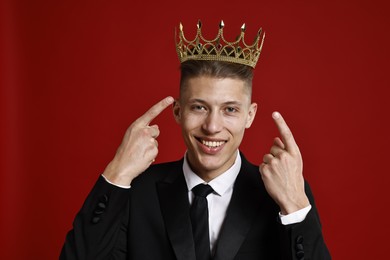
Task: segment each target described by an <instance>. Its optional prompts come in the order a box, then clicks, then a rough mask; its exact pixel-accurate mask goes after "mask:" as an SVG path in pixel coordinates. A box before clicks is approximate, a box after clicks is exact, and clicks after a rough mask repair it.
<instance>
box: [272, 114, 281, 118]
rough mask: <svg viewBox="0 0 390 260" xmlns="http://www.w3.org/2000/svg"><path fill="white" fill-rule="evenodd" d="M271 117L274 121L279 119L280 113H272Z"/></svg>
mask: <svg viewBox="0 0 390 260" xmlns="http://www.w3.org/2000/svg"><path fill="white" fill-rule="evenodd" d="M272 117H273V118H274V119H279V117H280V113H279V112H273V113H272Z"/></svg>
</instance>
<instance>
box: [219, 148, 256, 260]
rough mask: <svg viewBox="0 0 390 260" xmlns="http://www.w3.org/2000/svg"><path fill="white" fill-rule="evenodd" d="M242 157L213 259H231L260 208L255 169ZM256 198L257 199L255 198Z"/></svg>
mask: <svg viewBox="0 0 390 260" xmlns="http://www.w3.org/2000/svg"><path fill="white" fill-rule="evenodd" d="M241 157H242V166H241V170H240V173H239V175H238V176H237V180H236V182H235V184H234V190H233V194H232V198H231V201H230V204H229V208H228V210H227V213H226V218H225V221H224V224H223V226H222V229H221V232H220V235H219V239H218V242H217V247H216V251H215V255H214V258H213V259H214V260H232V259H234V257H235V255H236V254H237V252H238V250H239V249H240V247H241V245H242V243H243V242H244V240H245V238H246V235H247V233H248V232H249V230H250V227H251V225H252V222H253V221H254V219H255V218H256V215H257V213H258V211H259V208H260V200H261V190H262V189H261V186H260V185H259V183H260V181H259V179H258V178H260V175H259V173H257V171H256V172H255V174H254V173H253V169H250V168H251V167H253V166H251V165H250V164H249V163H248V162H247V161H246V159H245V158H244V157H243V155H242V154H241ZM257 198H258V199H257Z"/></svg>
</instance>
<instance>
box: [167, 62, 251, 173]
mask: <svg viewBox="0 0 390 260" xmlns="http://www.w3.org/2000/svg"><path fill="white" fill-rule="evenodd" d="M181 72H182V75H181V82H180V98H179V99H178V100H176V102H175V104H174V115H175V119H176V121H177V122H178V123H179V124H180V126H181V129H182V135H183V138H184V141H185V144H186V146H187V149H188V151H187V159H188V161H189V163H190V166H191V168H192V169H193V170H194V171H195V172H196V173H197V174H198V175H199V176H200V177H201V178H203V179H204V180H210V179H213V178H215V177H217V176H218V175H220V174H221V173H223V172H225V171H226V170H228V169H229V168H230V167H231V166H232V165H233V163H234V161H235V158H236V155H237V150H238V147H239V145H240V144H241V141H242V138H243V136H244V132H245V129H246V128H249V127H250V126H251V124H252V122H253V119H254V117H255V115H256V110H257V104H255V103H251V88H252V77H253V73H252V68H250V67H249V66H246V65H240V64H235V63H229V62H221V61H186V62H183V63H182V67H181Z"/></svg>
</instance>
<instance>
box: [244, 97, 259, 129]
mask: <svg viewBox="0 0 390 260" xmlns="http://www.w3.org/2000/svg"><path fill="white" fill-rule="evenodd" d="M256 112H257V104H256V103H252V104H251V105H250V107H249V110H248V117H247V121H246V124H245V128H249V127H251V125H252V123H253V120H254V119H255V116H256Z"/></svg>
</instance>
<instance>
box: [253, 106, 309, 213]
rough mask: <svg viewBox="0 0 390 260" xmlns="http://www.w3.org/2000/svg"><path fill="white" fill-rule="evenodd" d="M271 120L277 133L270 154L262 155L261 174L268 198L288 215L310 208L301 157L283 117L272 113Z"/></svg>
mask: <svg viewBox="0 0 390 260" xmlns="http://www.w3.org/2000/svg"><path fill="white" fill-rule="evenodd" d="M272 117H273V119H274V121H275V124H276V126H277V127H278V130H279V132H280V136H281V139H280V138H279V137H277V138H275V139H274V144H273V146H272V147H271V150H270V153H269V154H266V155H264V157H263V163H262V164H261V165H260V167H259V169H260V173H261V177H262V179H263V182H264V185H265V188H266V189H267V192H268V194H269V195H270V196H271V197H272V198H273V200H274V201H275V202H276V203H277V204H278V205H279V207H280V210H281V213H282V214H283V215H287V214H290V213H293V212H295V211H297V210H300V209H302V208H304V207H306V206H309V200H308V198H307V196H306V193H305V188H304V179H303V175H302V171H303V163H302V156H301V153H300V151H299V148H298V146H297V144H296V143H295V140H294V137H293V135H292V133H291V131H290V129H289V128H288V126H287V124H286V122H285V121H284V119H283V117H282V116H281V115H280V113H278V112H274V113H273V114H272Z"/></svg>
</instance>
